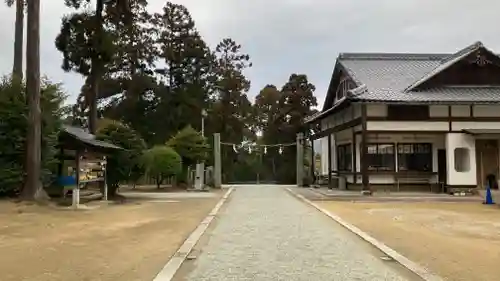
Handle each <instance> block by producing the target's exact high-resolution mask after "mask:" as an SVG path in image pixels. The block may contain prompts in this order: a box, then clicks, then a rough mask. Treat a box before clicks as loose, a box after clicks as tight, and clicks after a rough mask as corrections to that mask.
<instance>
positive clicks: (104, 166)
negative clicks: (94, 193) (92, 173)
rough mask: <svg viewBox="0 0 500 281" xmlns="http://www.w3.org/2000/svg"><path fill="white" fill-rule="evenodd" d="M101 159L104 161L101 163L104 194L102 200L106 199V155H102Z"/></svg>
mask: <svg viewBox="0 0 500 281" xmlns="http://www.w3.org/2000/svg"><path fill="white" fill-rule="evenodd" d="M103 160H104V163H103V166H102V168H103V172H102V177H103V180H104V194H103V195H104V196H103V199H104V201H108V182H107V180H106V169H107V167H108V162H107V159H106V156H104V157H103Z"/></svg>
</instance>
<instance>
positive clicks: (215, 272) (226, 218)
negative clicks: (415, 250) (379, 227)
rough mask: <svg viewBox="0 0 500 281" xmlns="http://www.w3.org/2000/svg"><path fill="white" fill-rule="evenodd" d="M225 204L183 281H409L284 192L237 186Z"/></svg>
mask: <svg viewBox="0 0 500 281" xmlns="http://www.w3.org/2000/svg"><path fill="white" fill-rule="evenodd" d="M226 204H227V206H226V207H225V208H224V209H223V210H221V213H220V215H219V218H218V220H217V224H216V226H215V228H214V229H213V230H212V232H210V233H209V234H208V235H210V238H209V240H208V242H207V244H206V245H204V246H203V247H202V249H201V250H202V252H201V253H200V255H199V256H198V257H197V259H196V260H195V261H194V264H193V265H192V270H191V272H190V273H188V275H187V276H186V280H194V281H196V280H214V281H215V280H217V281H221V280H266V281H267V280H286V281H296V280H304V281H314V280H318V281H327V280H370V281H376V280H409V279H406V278H405V277H403V276H402V275H400V270H397V269H395V266H394V264H393V263H394V262H390V261H389V262H387V261H382V260H381V259H380V257H379V256H377V254H374V252H373V251H372V250H371V248H367V247H368V246H367V245H366V244H364V243H363V242H360V240H359V238H358V237H357V236H355V235H354V234H351V233H350V232H348V231H347V230H345V229H344V228H342V227H341V226H340V225H338V224H336V223H335V222H333V221H332V220H331V219H329V218H328V217H326V216H324V215H323V214H321V213H320V212H318V211H317V210H315V209H313V208H312V207H310V206H308V205H306V204H304V203H303V202H301V201H299V200H297V199H296V198H294V197H293V196H292V195H290V194H288V192H287V191H286V190H284V188H283V187H277V186H244V187H237V188H236V190H235V191H234V192H233V194H232V197H231V199H230V200H229V201H228V203H226ZM379 255H380V254H379ZM391 263H392V265H391ZM405 276H406V275H405Z"/></svg>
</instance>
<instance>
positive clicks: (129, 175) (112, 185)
mask: <svg viewBox="0 0 500 281" xmlns="http://www.w3.org/2000/svg"><path fill="white" fill-rule="evenodd" d="M101 126H102V127H101V128H100V129H99V130H98V131H97V139H99V140H103V141H107V142H110V143H112V144H115V145H117V146H119V147H121V148H123V150H117V151H114V152H113V153H112V154H111V155H109V157H108V158H107V162H108V164H107V168H106V180H107V183H108V195H109V196H110V197H113V196H114V195H115V194H116V191H117V189H118V187H119V183H120V182H123V181H129V180H131V179H134V180H136V173H139V174H143V172H144V168H143V166H142V165H141V163H142V162H141V161H142V160H141V157H142V153H143V151H144V149H146V144H145V142H144V140H143V139H142V138H141V137H140V136H139V135H138V134H137V133H136V132H135V131H134V130H133V129H131V128H129V127H127V126H125V125H123V124H121V123H119V122H116V121H111V120H107V121H104V122H102V123H101ZM137 170H139V171H137Z"/></svg>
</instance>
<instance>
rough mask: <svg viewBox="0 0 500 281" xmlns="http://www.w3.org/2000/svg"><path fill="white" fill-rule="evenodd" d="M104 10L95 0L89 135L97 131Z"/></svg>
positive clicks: (99, 0) (99, 1)
mask: <svg viewBox="0 0 500 281" xmlns="http://www.w3.org/2000/svg"><path fill="white" fill-rule="evenodd" d="M103 9H104V3H103V0H97V2H96V16H95V21H96V23H95V24H96V32H95V35H94V36H95V37H94V38H93V44H94V46H93V47H94V50H95V52H94V55H93V56H92V62H91V64H92V71H91V73H90V76H91V85H90V93H89V102H88V103H89V131H90V133H91V134H95V133H96V131H97V100H98V98H99V82H100V75H102V61H101V58H100V56H99V52H100V51H101V41H102V40H101V39H102V38H101V37H102V28H103V26H102V11H103Z"/></svg>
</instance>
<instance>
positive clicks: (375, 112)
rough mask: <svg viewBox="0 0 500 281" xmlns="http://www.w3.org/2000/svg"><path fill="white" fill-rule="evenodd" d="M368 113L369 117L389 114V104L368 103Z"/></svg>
mask: <svg viewBox="0 0 500 281" xmlns="http://www.w3.org/2000/svg"><path fill="white" fill-rule="evenodd" d="M366 115H367V116H368V117H385V116H387V105H385V104H368V105H366Z"/></svg>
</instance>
